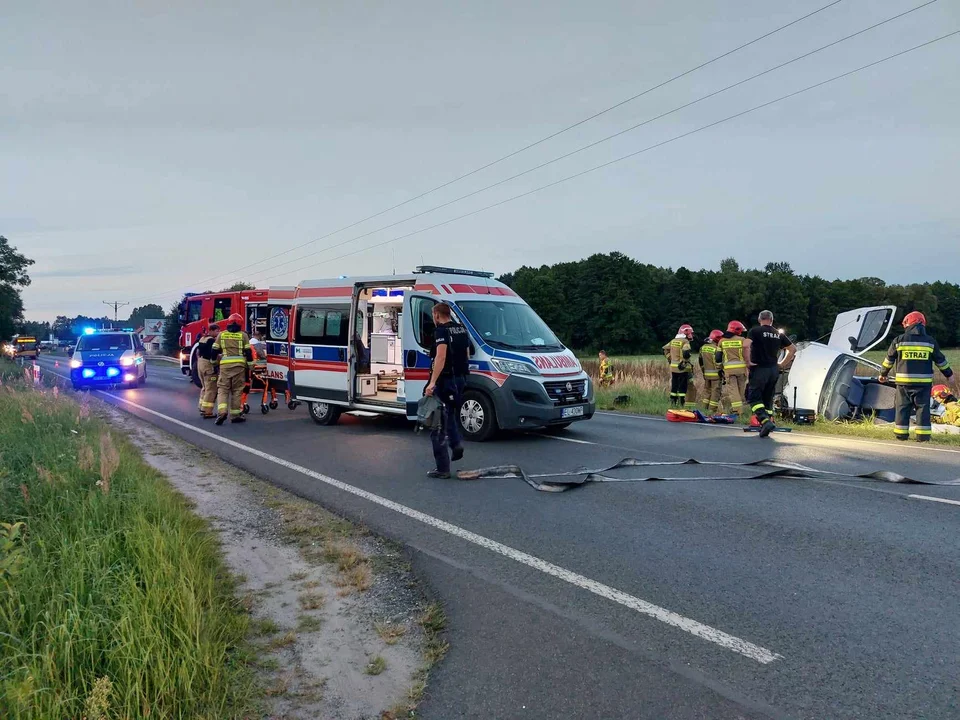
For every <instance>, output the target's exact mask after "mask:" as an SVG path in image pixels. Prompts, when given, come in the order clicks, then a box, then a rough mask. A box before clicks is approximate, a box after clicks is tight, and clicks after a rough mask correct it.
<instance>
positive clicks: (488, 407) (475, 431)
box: [460, 390, 497, 442]
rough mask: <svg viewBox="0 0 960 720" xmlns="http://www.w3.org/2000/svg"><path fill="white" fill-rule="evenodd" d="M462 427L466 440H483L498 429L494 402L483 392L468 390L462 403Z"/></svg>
mask: <svg viewBox="0 0 960 720" xmlns="http://www.w3.org/2000/svg"><path fill="white" fill-rule="evenodd" d="M460 429H461V430H462V431H463V437H464V439H465V440H472V441H474V442H483V441H484V440H487V439H489V438H490V436H491V435H493V433H494V432H495V431H496V429H497V418H496V414H495V410H494V409H493V403H492V402H491V401H490V398H488V397H487V396H486V395H484V394H483V393H480V392H477V391H476V390H467V391H466V392H465V393H464V394H463V402H461V404H460Z"/></svg>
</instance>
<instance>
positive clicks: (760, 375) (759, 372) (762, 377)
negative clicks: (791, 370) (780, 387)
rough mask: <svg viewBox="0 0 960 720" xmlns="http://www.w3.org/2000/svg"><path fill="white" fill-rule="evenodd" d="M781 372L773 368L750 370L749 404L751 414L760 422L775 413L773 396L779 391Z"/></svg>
mask: <svg viewBox="0 0 960 720" xmlns="http://www.w3.org/2000/svg"><path fill="white" fill-rule="evenodd" d="M779 378H780V370H779V368H777V366H776V365H774V366H773V367H755V368H751V369H750V381H749V383H748V384H747V404H748V405H749V406H750V412H752V413H753V414H754V415H756V416H757V419H758V420H759V421H760V422H764V421H766V420H768V419H770V413H772V412H773V396H774V395H775V394H776V391H777V380H778V379H779Z"/></svg>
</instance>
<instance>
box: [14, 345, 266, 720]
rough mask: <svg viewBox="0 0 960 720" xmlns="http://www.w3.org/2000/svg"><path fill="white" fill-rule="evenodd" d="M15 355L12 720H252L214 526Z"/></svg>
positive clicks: (241, 616)
mask: <svg viewBox="0 0 960 720" xmlns="http://www.w3.org/2000/svg"><path fill="white" fill-rule="evenodd" d="M21 372H22V371H20V370H19V369H17V368H15V367H14V366H13V365H11V364H10V363H6V362H0V380H2V385H3V387H0V397H2V401H0V452H2V464H0V717H2V718H4V720H34V719H36V720H44V719H47V718H86V720H106V719H107V718H121V717H123V718H127V717H148V716H149V717H156V718H161V717H190V718H210V719H211V720H212V719H213V718H234V717H249V716H251V715H250V713H252V712H254V711H255V702H256V688H255V685H254V681H253V678H252V674H251V672H250V669H249V666H248V657H249V656H248V652H247V649H246V646H245V642H246V641H245V636H246V631H247V624H248V619H247V614H246V613H245V611H244V609H243V607H242V606H241V605H240V603H239V601H238V600H237V599H236V597H235V595H234V592H233V590H234V580H233V579H232V577H231V576H230V574H229V573H228V571H227V569H226V568H225V566H224V564H223V562H222V559H221V556H220V551H219V549H218V544H217V540H216V538H215V536H213V535H211V533H210V532H209V531H208V527H207V525H206V524H205V522H204V521H202V520H200V519H199V518H198V517H197V516H195V515H194V514H192V513H191V512H190V510H189V508H188V506H187V504H186V502H185V500H184V499H183V498H182V497H181V496H180V495H178V494H176V493H175V492H174V491H173V490H172V489H171V488H170V486H169V485H168V484H167V482H166V480H165V479H164V478H163V477H162V476H160V475H159V474H158V473H157V472H156V471H155V470H153V469H152V468H151V467H149V466H148V465H146V464H145V463H144V461H143V459H142V458H141V456H140V454H139V452H138V451H137V450H136V449H135V448H134V447H133V446H132V445H131V444H129V442H128V441H127V440H125V439H124V438H123V437H121V436H118V435H117V434H115V433H113V432H111V430H110V429H109V428H108V426H107V425H106V424H105V423H103V422H101V421H100V420H99V419H98V418H96V417H95V416H94V415H93V414H92V412H91V409H90V407H89V406H88V405H86V404H81V403H78V402H75V401H73V400H71V399H69V398H67V397H65V396H64V395H60V394H58V393H57V392H56V391H54V390H51V389H46V390H43V391H42V392H41V391H40V390H39V389H35V388H33V387H32V386H30V385H27V384H26V383H24V382H23V379H22V376H21V375H20V373H21Z"/></svg>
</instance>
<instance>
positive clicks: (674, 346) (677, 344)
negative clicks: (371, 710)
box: [663, 338, 693, 373]
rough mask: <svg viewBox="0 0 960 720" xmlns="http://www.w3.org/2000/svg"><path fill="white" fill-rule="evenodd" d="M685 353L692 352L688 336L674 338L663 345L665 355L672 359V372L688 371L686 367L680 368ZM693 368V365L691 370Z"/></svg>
mask: <svg viewBox="0 0 960 720" xmlns="http://www.w3.org/2000/svg"><path fill="white" fill-rule="evenodd" d="M684 353H687V354H688V355H689V354H690V341H689V340H687V339H686V338H674V339H673V340H671V341H670V342H668V343H667V344H666V345H664V346H663V355H664V357H665V358H667V360H669V361H670V371H671V372H675V373H679V372H688V370H686V369H684V370H681V369H680V363H681V362H683V361H684V359H685V358H684V357H683V354H684ZM692 369H693V366H691V367H690V370H692Z"/></svg>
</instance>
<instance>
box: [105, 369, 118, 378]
mask: <svg viewBox="0 0 960 720" xmlns="http://www.w3.org/2000/svg"><path fill="white" fill-rule="evenodd" d="M119 374H120V368H114V367H112V368H107V377H116V376H117V375H119Z"/></svg>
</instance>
